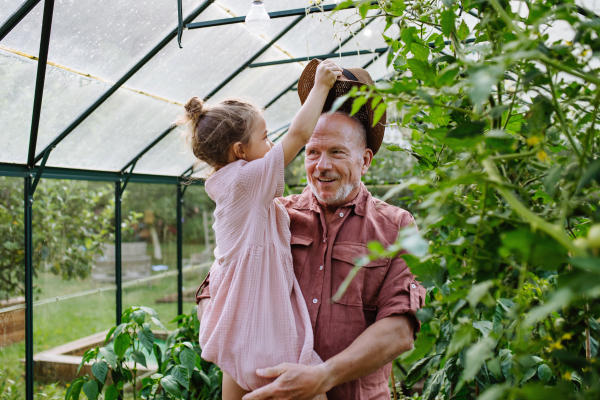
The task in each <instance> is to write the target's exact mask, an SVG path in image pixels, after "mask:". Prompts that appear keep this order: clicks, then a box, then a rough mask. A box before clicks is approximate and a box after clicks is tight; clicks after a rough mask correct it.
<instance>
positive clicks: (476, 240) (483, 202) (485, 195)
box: [469, 182, 488, 264]
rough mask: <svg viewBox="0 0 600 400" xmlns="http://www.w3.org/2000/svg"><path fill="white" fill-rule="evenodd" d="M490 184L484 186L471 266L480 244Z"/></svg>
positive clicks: (472, 249) (470, 258)
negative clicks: (478, 243)
mask: <svg viewBox="0 0 600 400" xmlns="http://www.w3.org/2000/svg"><path fill="white" fill-rule="evenodd" d="M487 189H488V183H487V182H486V183H485V184H484V185H483V199H482V200H481V202H482V203H481V211H480V212H479V223H478V224H477V232H476V233H475V240H474V241H473V247H472V248H471V256H470V257H469V264H471V263H472V262H473V257H475V256H476V255H477V242H479V234H480V233H481V224H482V223H483V216H484V213H485V201H486V199H487Z"/></svg>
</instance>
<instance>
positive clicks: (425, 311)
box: [417, 307, 435, 324]
mask: <svg viewBox="0 0 600 400" xmlns="http://www.w3.org/2000/svg"><path fill="white" fill-rule="evenodd" d="M434 317H435V310H434V309H433V307H425V308H419V309H417V319H418V320H419V321H421V323H423V324H426V323H428V322H429V321H431V320H432V319H433V318H434Z"/></svg>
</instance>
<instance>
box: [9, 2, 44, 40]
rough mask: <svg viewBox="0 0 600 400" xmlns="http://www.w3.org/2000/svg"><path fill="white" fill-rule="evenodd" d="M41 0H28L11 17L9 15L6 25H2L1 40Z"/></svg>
mask: <svg viewBox="0 0 600 400" xmlns="http://www.w3.org/2000/svg"><path fill="white" fill-rule="evenodd" d="M39 2H40V0H27V1H26V2H24V3H23V4H21V7H19V8H18V9H17V10H16V11H15V12H14V13H13V14H12V15H11V16H10V17H8V20H7V21H6V22H5V23H4V25H2V27H0V41H1V40H2V39H4V38H5V37H6V35H8V34H9V33H10V31H12V30H13V28H14V27H15V26H17V25H19V22H21V20H22V19H23V18H25V16H27V14H29V12H30V11H31V10H33V8H34V7H35V6H37V4H38V3H39Z"/></svg>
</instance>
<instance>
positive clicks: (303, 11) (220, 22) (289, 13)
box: [185, 4, 354, 29]
mask: <svg viewBox="0 0 600 400" xmlns="http://www.w3.org/2000/svg"><path fill="white" fill-rule="evenodd" d="M336 7H337V4H328V5H325V6H323V7H311V8H296V9H293V10H285V11H275V12H270V13H269V17H271V19H276V18H286V17H295V16H300V15H303V16H306V15H308V14H315V13H321V12H327V11H333V10H334V9H335V8H336ZM348 8H354V6H351V7H348ZM245 20H246V16H242V17H233V18H224V19H214V20H211V21H203V22H193V23H189V24H187V25H186V26H185V27H186V28H187V29H199V28H209V27H212V26H224V25H231V24H239V23H242V22H244V21H245Z"/></svg>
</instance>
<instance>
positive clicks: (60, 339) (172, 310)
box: [0, 245, 203, 399]
mask: <svg viewBox="0 0 600 400" xmlns="http://www.w3.org/2000/svg"><path fill="white" fill-rule="evenodd" d="M150 251H152V249H151V248H149V253H150ZM174 251H175V252H176V247H175V246H163V260H162V262H160V261H156V260H155V261H153V264H158V263H161V264H166V265H168V266H169V271H172V270H174V269H176V258H175V257H174V256H173V254H172V253H173V252H174ZM200 251H202V248H201V247H200V249H199V246H191V245H188V246H186V248H184V258H188V257H189V254H190V252H200ZM150 254H151V253H150ZM153 274H159V273H154V272H153ZM202 278H203V277H202V276H200V271H198V270H196V271H190V272H188V273H186V274H185V275H184V288H185V289H189V288H195V287H198V286H199V285H200V283H201V282H202ZM34 285H35V286H36V288H37V289H38V292H36V293H35V301H37V300H42V299H49V298H55V297H57V296H64V295H66V294H71V293H78V292H82V291H87V290H93V289H98V288H101V287H107V286H111V283H110V282H108V283H107V282H97V281H94V280H93V279H92V278H91V277H89V278H86V279H83V280H73V281H64V280H63V279H62V278H61V277H60V276H56V275H53V274H51V273H42V274H39V276H38V277H37V278H36V279H35V280H34ZM174 293H177V277H176V276H169V277H164V278H161V279H157V280H154V281H152V282H151V283H146V282H144V283H140V284H138V285H136V286H132V287H128V288H124V289H123V309H126V308H128V307H130V306H147V307H151V308H154V309H155V310H156V311H157V312H158V315H159V317H160V320H161V321H162V322H163V323H164V324H165V325H166V326H167V328H168V329H169V330H171V329H174V328H176V324H171V323H169V322H170V321H171V320H172V319H173V318H175V317H176V316H177V303H160V304H157V303H156V300H157V299H159V298H161V297H163V296H165V295H168V294H174ZM193 306H194V303H191V302H190V303H184V309H183V310H184V313H190V311H191V309H192V307H193ZM33 315H34V317H33V318H34V321H33V337H34V351H35V353H38V352H41V351H44V350H48V349H51V348H53V347H56V346H59V345H62V344H65V343H68V342H71V341H73V340H77V339H80V338H82V337H85V336H89V335H91V334H94V333H97V332H100V331H103V330H107V329H110V328H111V327H112V326H114V325H115V322H116V300H115V291H114V290H111V291H105V292H101V293H93V294H91V295H87V296H83V297H77V298H74V299H68V300H63V301H57V302H52V303H49V304H43V305H39V306H36V307H35V308H34V313H33ZM24 357H25V342H21V343H16V344H13V345H11V346H8V347H5V348H0V373H1V375H0V382H1V381H4V380H6V379H10V380H12V381H15V386H16V387H15V389H16V390H17V391H18V392H19V393H18V394H17V395H15V397H14V398H15V399H21V398H24V390H25V387H24V366H23V364H22V363H21V361H20V360H21V359H23V358H24ZM36 391H37V392H38V393H41V392H43V393H45V394H46V395H47V396H48V397H44V396H42V397H40V398H52V396H54V395H61V398H64V391H65V388H64V387H60V386H56V387H55V386H53V385H43V384H36ZM1 396H2V394H1V393H0V397H1ZM7 398H8V399H12V398H13V397H7Z"/></svg>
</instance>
